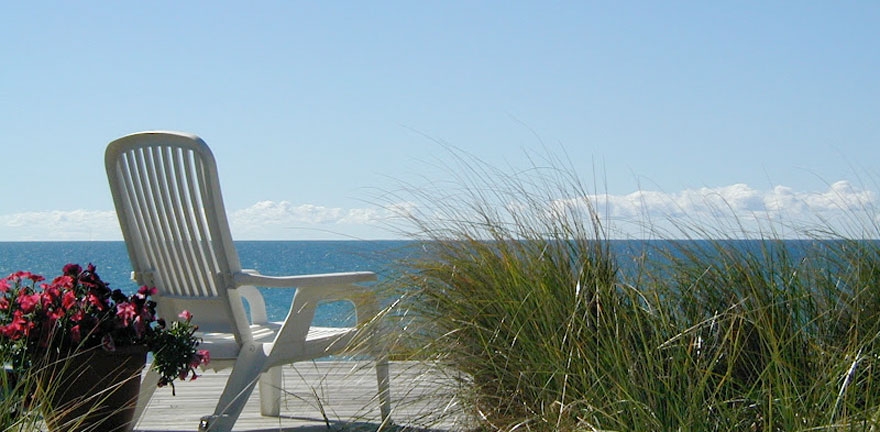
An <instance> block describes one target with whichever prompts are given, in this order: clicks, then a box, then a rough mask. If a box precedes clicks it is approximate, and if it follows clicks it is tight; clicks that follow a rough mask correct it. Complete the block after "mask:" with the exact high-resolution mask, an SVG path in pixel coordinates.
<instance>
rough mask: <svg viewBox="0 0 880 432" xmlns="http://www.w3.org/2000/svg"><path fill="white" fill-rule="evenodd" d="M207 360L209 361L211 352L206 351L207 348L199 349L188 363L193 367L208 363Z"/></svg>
mask: <svg viewBox="0 0 880 432" xmlns="http://www.w3.org/2000/svg"><path fill="white" fill-rule="evenodd" d="M209 361H211V354H210V353H208V351H207V350H199V352H198V353H196V355H195V356H193V358H192V361H191V362H190V363H189V365H190V367H191V368H193V369H195V368H197V367H199V366H202V365H206V364H208V362H209Z"/></svg>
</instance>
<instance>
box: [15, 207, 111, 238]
mask: <svg viewBox="0 0 880 432" xmlns="http://www.w3.org/2000/svg"><path fill="white" fill-rule="evenodd" d="M120 238H122V233H121V232H120V230H119V221H118V220H117V219H116V212H113V211H97V210H69V211H62V210H53V211H45V212H23V213H13V214H9V215H0V240H3V241H26V240H115V239H120Z"/></svg>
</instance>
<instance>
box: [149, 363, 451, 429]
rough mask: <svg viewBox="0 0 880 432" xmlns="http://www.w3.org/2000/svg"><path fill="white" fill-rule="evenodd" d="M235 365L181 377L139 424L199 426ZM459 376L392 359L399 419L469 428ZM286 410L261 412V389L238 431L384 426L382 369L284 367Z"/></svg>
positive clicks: (414, 425)
mask: <svg viewBox="0 0 880 432" xmlns="http://www.w3.org/2000/svg"><path fill="white" fill-rule="evenodd" d="M227 374H228V370H225V371H221V372H219V373H214V372H211V371H208V372H205V374H204V375H202V376H200V377H199V379H197V380H196V381H194V382H186V383H179V384H177V396H172V395H171V389H170V388H161V389H158V390H157V391H156V394H155V395H154V396H153V398H152V399H151V400H150V404H149V405H148V407H147V410H146V412H145V413H144V416H143V417H142V419H141V421H140V422H139V423H138V424H137V426H136V427H135V430H136V431H141V432H153V431H196V430H197V429H198V425H199V419H200V418H201V417H202V416H204V415H208V414H211V413H212V412H213V410H214V404H215V403H216V402H217V399H218V397H219V395H220V393H221V391H222V389H223V386H224V385H225V383H226V377H227ZM452 382H453V380H452V379H451V378H449V377H448V376H446V375H444V374H443V373H441V372H439V371H438V370H437V369H434V368H431V367H428V366H425V365H422V364H418V363H408V362H399V363H392V364H391V400H392V419H393V420H394V424H395V426H397V427H395V428H390V429H389V430H397V431H425V432H441V431H456V430H462V429H464V427H463V426H462V425H463V423H462V422H463V417H462V416H461V414H460V410H459V408H460V407H459V405H458V404H457V403H456V401H455V399H454V398H453V397H452V396H451V394H450V391H449V385H450V384H451V383H452ZM284 392H285V393H284V399H283V400H282V402H281V417H263V416H261V415H260V407H259V394H258V393H259V391H258V390H257V389H255V390H254V393H253V394H252V395H251V398H250V399H249V400H248V404H247V406H246V407H245V409H244V412H243V413H242V414H241V416H240V417H239V419H238V422H236V424H235V428H234V429H233V430H235V431H252V432H269V431H287V432H318V431H328V430H330V431H359V432H360V431H371V430H372V431H375V430H376V429H377V428H378V427H379V425H380V415H379V405H378V402H377V400H376V375H375V369H373V367H372V363H370V362H355V361H320V362H303V363H297V364H295V365H291V366H285V367H284Z"/></svg>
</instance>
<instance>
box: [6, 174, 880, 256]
mask: <svg viewBox="0 0 880 432" xmlns="http://www.w3.org/2000/svg"><path fill="white" fill-rule="evenodd" d="M588 199H589V200H590V201H591V202H592V203H594V205H595V208H596V209H597V211H598V212H599V214H600V215H601V216H602V218H603V224H604V225H605V226H606V228H608V229H609V233H610V236H611V237H612V238H653V237H657V236H658V235H661V236H662V235H669V236H672V237H674V236H675V233H676V231H677V230H678V229H680V228H681V227H685V226H686V227H699V228H702V229H704V230H705V232H706V233H708V234H715V235H719V234H721V235H724V234H730V235H733V236H740V235H742V232H740V230H742V229H745V230H747V231H749V232H753V233H756V234H759V233H761V232H767V230H768V229H772V230H773V232H774V235H778V236H782V237H789V236H791V234H789V233H794V231H790V230H788V229H789V228H791V227H795V228H802V229H803V228H817V229H828V230H831V231H832V232H836V233H838V234H843V235H846V236H851V237H871V238H874V237H877V234H878V232H877V228H876V226H877V225H880V213H878V211H877V207H878V206H877V204H878V202H877V200H878V196H877V194H876V193H875V192H874V191H872V190H869V189H865V188H861V187H858V186H855V185H853V184H852V183H851V182H849V181H846V180H841V181H837V182H835V183H832V184H829V185H828V188H827V189H825V190H822V191H798V190H794V189H792V188H789V187H786V186H775V187H773V188H770V189H767V190H760V189H756V188H753V187H750V186H748V185H746V184H733V185H729V186H722V187H702V188H697V189H686V190H682V191H679V192H671V193H670V192H661V191H649V190H643V191H637V192H633V193H630V194H626V195H612V194H598V195H593V196H590V197H588ZM582 202H583V199H578V198H575V197H560V198H559V199H558V200H556V201H555V202H553V203H548V209H549V208H551V207H552V206H554V205H556V206H559V205H576V203H582ZM415 207H418V204H417V203H413V202H401V203H397V204H393V205H387V206H364V207H360V208H340V207H326V206H322V205H319V204H295V203H291V202H289V201H268V200H266V201H259V202H257V203H255V204H253V205H251V206H250V207H247V208H242V209H231V210H230V209H227V211H228V213H229V221H230V225H231V229H232V235H233V238H235V239H236V240H339V239H357V240H361V239H362V240H376V239H400V238H406V236H405V234H404V233H406V232H407V230H408V226H407V223H406V222H405V220H404V218H402V217H401V215H404V214H407V213H408V212H410V211H411V210H413V208H415ZM875 224H876V225H875ZM862 229H867V230H868V231H867V232H853V230H862ZM794 234H797V233H794ZM795 236H796V235H795ZM121 239H122V235H121V232H120V230H119V224H118V222H117V219H116V214H115V212H113V211H99V210H88V209H76V210H67V211H65V210H54V211H43V212H22V213H13V214H5V215H0V241H74V240H121Z"/></svg>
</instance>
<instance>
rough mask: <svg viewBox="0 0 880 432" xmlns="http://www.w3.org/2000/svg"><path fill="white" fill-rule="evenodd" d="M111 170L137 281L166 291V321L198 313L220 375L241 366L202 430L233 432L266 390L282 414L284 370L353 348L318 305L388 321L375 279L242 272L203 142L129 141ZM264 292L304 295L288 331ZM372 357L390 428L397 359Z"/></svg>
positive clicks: (112, 150)
mask: <svg viewBox="0 0 880 432" xmlns="http://www.w3.org/2000/svg"><path fill="white" fill-rule="evenodd" d="M105 165H106V168H107V176H108V179H109V182H110V188H111V191H112V193H113V200H114V202H115V205H116V213H117V215H118V217H119V223H120V225H121V228H122V233H123V235H124V237H125V243H126V247H127V248H128V254H129V257H130V259H131V265H132V268H133V270H134V271H133V273H132V276H133V278H134V279H135V280H136V281H137V283H138V284H140V285H148V286H155V287H156V288H158V291H159V294H158V295H157V296H156V301H157V303H158V307H157V312H158V314H159V316H161V317H167V319H176V317H177V315H178V314H179V313H180V312H181V311H182V310H185V309H186V310H189V311H190V312H192V313H193V314H194V316H195V319H194V322H195V323H196V324H198V326H199V330H200V335H201V336H202V337H203V338H204V342H203V343H202V345H201V348H204V349H207V350H209V351H210V355H211V363H210V365H209V366H210V367H213V368H214V369H222V368H227V367H232V371H231V373H230V375H229V379H228V381H227V383H226V387H225V389H224V390H223V394H222V395H221V396H220V400H219V401H218V402H217V405H216V408H215V410H214V413H213V415H210V416H206V417H204V418H203V419H202V424H201V425H200V430H210V431H229V430H231V429H232V426H233V425H234V424H235V421H236V420H237V419H238V416H239V415H240V413H241V410H242V408H243V407H244V405H245V402H247V399H248V398H249V397H250V394H251V392H252V391H253V389H254V386H255V384H256V382H257V381H259V382H260V407H261V413H262V414H263V415H266V416H278V415H280V400H281V384H282V383H281V378H282V376H281V367H280V366H281V365H284V364H289V363H293V362H297V361H302V360H310V359H316V358H320V357H325V356H327V355H330V354H335V353H339V352H341V351H342V350H343V349H344V348H345V347H346V345H347V344H348V343H349V342H350V341H351V340H352V338H353V337H354V335H355V333H356V331H357V328H348V327H346V328H328V327H315V326H312V319H313V317H314V314H315V307H316V305H317V304H318V302H322V301H336V300H348V301H352V302H353V303H354V304H355V306H356V313H357V322H358V324H364V323H365V322H367V321H369V320H371V319H373V318H374V317H375V316H376V314H377V313H378V304H377V302H376V298H375V295H374V294H373V292H372V291H371V290H370V289H369V288H368V287H363V286H359V285H355V284H356V283H362V282H370V281H374V280H376V276H375V274H373V273H371V272H350V273H332V274H318V275H306V276H288V277H270V276H263V275H260V274H259V273H257V272H256V271H252V270H242V269H241V264H240V262H239V258H238V255H237V253H236V250H235V247H234V245H233V242H232V236H231V234H230V231H229V224H228V222H227V219H226V213H225V210H224V208H223V199H222V196H221V193H220V184H219V181H218V177H217V167H216V163H215V161H214V157H213V155H212V154H211V150H210V149H209V148H208V146H207V145H206V144H205V142H204V141H202V139H201V138H199V137H197V136H195V135H190V134H185V133H179V132H141V133H136V134H132V135H128V136H125V137H122V138H119V139H117V140H115V141H113V142H111V143H110V144H109V145H108V147H107V151H106V154H105ZM257 286H259V287H271V288H282V287H285V288H291V287H293V288H296V293H295V295H294V298H293V303H292V304H291V307H290V312H289V313H288V315H287V318H286V319H285V320H284V322H269V321H268V320H267V317H266V307H265V303H264V300H263V297H262V296H261V295H260V292H259V291H258V290H257V289H256V288H255V287H257ZM243 299H244V301H246V302H247V306H248V308H245V306H244V304H243V301H242V300H243ZM248 310H249V312H250V313H249V314H248ZM373 340H374V341H375V339H373ZM372 354H373V355H374V356H375V357H376V375H377V379H378V387H379V390H378V400H379V405H380V409H381V415H382V420H383V422H388V421H389V417H390V400H389V388H388V386H389V383H388V359H387V356H386V354H385V353H384V352H383V350H381V349H379V348H378V347H377V346H376V345H373V352H372ZM158 379H159V376H158V375H157V374H156V373H155V372H153V371H149V372H147V374H146V375H145V377H144V381H143V384H142V388H141V394H140V398H139V401H138V410H137V412H136V416H137V417H136V418H139V416H140V415H141V414H142V412H143V410H144V408H145V406H146V404H147V402H148V401H149V399H150V397H151V396H152V394H153V392H154V390H155V388H156V384H157V382H158Z"/></svg>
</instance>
